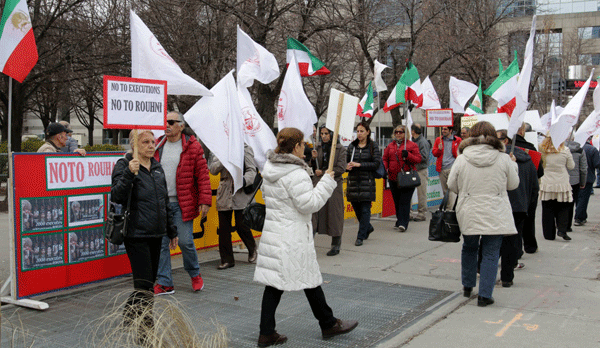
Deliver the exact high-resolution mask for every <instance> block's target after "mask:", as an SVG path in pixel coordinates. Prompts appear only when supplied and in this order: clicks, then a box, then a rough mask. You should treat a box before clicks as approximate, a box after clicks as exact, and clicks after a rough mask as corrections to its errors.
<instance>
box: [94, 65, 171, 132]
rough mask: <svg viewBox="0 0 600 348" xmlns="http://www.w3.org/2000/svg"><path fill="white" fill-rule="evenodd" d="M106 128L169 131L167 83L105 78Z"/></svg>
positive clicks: (126, 78) (114, 77) (113, 77)
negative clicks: (167, 129)
mask: <svg viewBox="0 0 600 348" xmlns="http://www.w3.org/2000/svg"><path fill="white" fill-rule="evenodd" d="M104 128H105V129H106V128H120V129H133V128H138V129H166V128H167V81H159V80H146V79H135V78H128V77H118V76H106V75H105V76H104Z"/></svg>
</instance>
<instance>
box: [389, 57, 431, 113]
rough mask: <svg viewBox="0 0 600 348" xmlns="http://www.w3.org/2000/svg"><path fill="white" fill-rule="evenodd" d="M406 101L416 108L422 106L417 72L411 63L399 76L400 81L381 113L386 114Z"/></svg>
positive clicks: (421, 91)
mask: <svg viewBox="0 0 600 348" xmlns="http://www.w3.org/2000/svg"><path fill="white" fill-rule="evenodd" d="M407 100H408V101H410V102H411V103H413V104H414V105H415V106H416V107H421V105H423V89H422V88H421V80H420V78H419V72H418V71H417V68H416V67H415V66H414V65H413V64H412V63H408V67H407V68H406V70H404V72H403V73H402V76H400V80H398V83H396V86H395V87H394V89H393V90H392V93H390V96H389V97H388V99H387V101H386V102H385V105H384V106H383V111H385V112H388V111H390V110H392V109H393V108H395V107H398V106H399V105H400V104H404V103H405V102H406V101H407Z"/></svg>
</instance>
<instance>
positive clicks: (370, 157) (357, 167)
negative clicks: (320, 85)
mask: <svg viewBox="0 0 600 348" xmlns="http://www.w3.org/2000/svg"><path fill="white" fill-rule="evenodd" d="M356 138H357V139H356V140H354V141H353V142H352V143H350V145H349V146H348V150H347V152H346V156H347V159H348V166H347V167H346V170H348V171H349V172H350V173H348V181H347V182H348V184H347V186H346V199H347V200H348V202H350V203H351V204H352V208H353V209H354V212H355V213H356V218H357V219H358V222H359V227H358V235H357V237H356V242H355V243H354V245H356V246H361V245H362V244H363V240H365V239H367V238H369V234H371V232H373V231H374V228H373V226H372V225H371V202H373V201H375V176H374V173H375V171H376V170H377V169H378V168H379V165H380V164H381V151H379V146H378V145H377V143H375V142H374V141H373V140H371V128H369V124H368V123H366V122H360V123H359V124H358V125H356Z"/></svg>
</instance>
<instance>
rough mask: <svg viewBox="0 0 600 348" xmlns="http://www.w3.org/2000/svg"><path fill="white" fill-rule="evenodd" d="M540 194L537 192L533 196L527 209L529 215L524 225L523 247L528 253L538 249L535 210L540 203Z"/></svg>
mask: <svg viewBox="0 0 600 348" xmlns="http://www.w3.org/2000/svg"><path fill="white" fill-rule="evenodd" d="M538 197H539V195H538V194H537V193H536V194H535V196H534V197H532V198H531V203H529V209H527V217H526V218H525V223H524V225H523V249H525V252H526V253H529V254H531V253H535V252H536V251H537V249H538V245H537V240H536V239H535V211H536V209H537V205H538Z"/></svg>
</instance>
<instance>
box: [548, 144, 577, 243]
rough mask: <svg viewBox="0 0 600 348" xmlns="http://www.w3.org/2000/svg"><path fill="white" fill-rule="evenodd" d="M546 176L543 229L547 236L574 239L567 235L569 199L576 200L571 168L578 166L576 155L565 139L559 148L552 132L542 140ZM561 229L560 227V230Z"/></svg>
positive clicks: (552, 238)
mask: <svg viewBox="0 0 600 348" xmlns="http://www.w3.org/2000/svg"><path fill="white" fill-rule="evenodd" d="M540 152H541V153H542V163H543V165H544V176H543V177H542V181H541V183H540V199H541V200H542V231H543V233H544V238H546V239H548V240H554V239H555V238H556V236H557V235H558V236H559V237H562V238H563V239H564V240H571V237H569V236H568V235H567V228H568V225H569V202H572V201H573V193H572V192H571V184H570V183H569V172H568V170H571V169H573V168H574V167H575V162H574V161H573V156H572V155H571V151H570V150H569V148H568V147H566V146H565V144H564V143H562V144H560V145H559V146H558V149H557V148H555V147H554V145H553V144H552V137H550V135H548V136H547V137H546V139H544V140H543V141H542V143H541V144H540ZM557 229H558V231H557Z"/></svg>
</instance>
